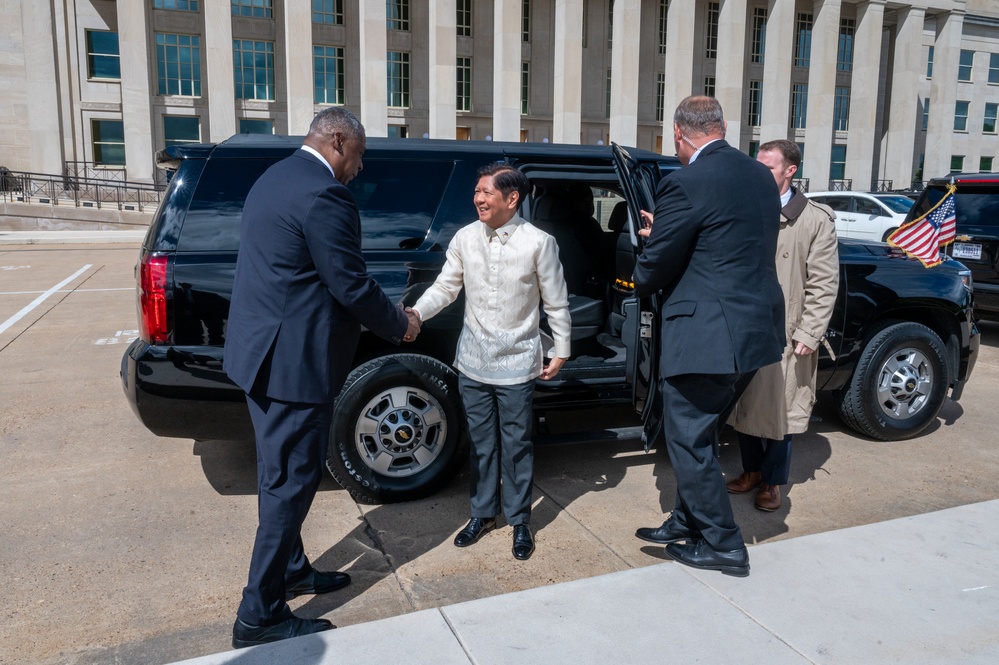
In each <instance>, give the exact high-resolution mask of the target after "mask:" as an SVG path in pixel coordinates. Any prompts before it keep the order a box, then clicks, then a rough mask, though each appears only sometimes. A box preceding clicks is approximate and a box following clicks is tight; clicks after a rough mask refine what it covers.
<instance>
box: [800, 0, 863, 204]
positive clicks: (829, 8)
mask: <svg viewBox="0 0 999 665" xmlns="http://www.w3.org/2000/svg"><path fill="white" fill-rule="evenodd" d="M812 12H813V13H812V17H813V18H812V50H811V54H810V66H809V68H808V109H807V113H806V115H805V163H804V164H803V166H804V169H803V172H804V173H805V174H806V175H807V177H808V178H809V179H810V181H812V182H815V183H817V185H818V186H822V183H825V182H827V181H828V180H829V159H830V157H831V156H832V142H833V103H834V99H835V96H836V51H837V49H838V46H839V14H840V0H815V5H814V9H813V10H812ZM854 89H855V90H857V95H858V96H860V95H864V94H865V92H866V91H863V90H862V89H857V88H854ZM874 90H877V87H875V88H874ZM867 96H870V97H876V96H877V95H867ZM849 152H850V151H849V147H848V148H847V154H849ZM854 187H857V188H858V189H860V188H863V189H866V188H867V184H862V185H860V186H858V184H857V183H854Z"/></svg>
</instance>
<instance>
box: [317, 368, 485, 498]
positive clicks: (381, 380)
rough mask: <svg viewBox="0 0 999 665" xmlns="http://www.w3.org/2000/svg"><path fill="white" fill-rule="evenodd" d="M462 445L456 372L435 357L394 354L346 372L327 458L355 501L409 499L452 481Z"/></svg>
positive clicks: (464, 456) (463, 455) (463, 450)
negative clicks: (348, 372)
mask: <svg viewBox="0 0 999 665" xmlns="http://www.w3.org/2000/svg"><path fill="white" fill-rule="evenodd" d="M466 451H467V438H466V436H465V424H464V418H463V416H462V408H461V398H460V397H459V396H458V375H457V374H456V373H455V372H454V370H452V369H451V368H450V367H448V366H447V365H444V364H443V363H441V362H438V361H437V360H434V359H433V358H430V357H427V356H421V355H415V354H396V355H389V356H382V357H380V358H375V359H374V360H370V361H368V362H366V363H364V364H362V365H360V366H358V367H357V368H355V369H354V371H352V372H351V373H350V375H349V376H348V377H347V381H346V382H345V383H344V386H343V389H342V390H341V391H340V395H339V396H338V397H337V400H336V403H335V404H334V406H333V420H332V424H331V426H330V444H329V454H328V455H327V458H326V466H327V468H328V469H329V471H330V473H331V474H332V475H333V478H334V479H335V480H336V481H337V482H338V483H340V485H342V486H343V487H344V488H345V489H346V490H347V491H348V492H350V495H351V496H352V497H354V499H355V500H356V501H358V502H360V503H394V502H398V501H413V500H415V499H422V498H424V497H426V496H430V495H431V494H433V493H434V492H436V491H437V490H439V489H440V488H441V487H443V486H444V485H445V484H446V483H447V482H448V481H450V480H451V478H453V477H454V475H455V473H457V471H458V468H459V466H460V465H461V463H462V462H466V461H467V459H468V454H467V452H466Z"/></svg>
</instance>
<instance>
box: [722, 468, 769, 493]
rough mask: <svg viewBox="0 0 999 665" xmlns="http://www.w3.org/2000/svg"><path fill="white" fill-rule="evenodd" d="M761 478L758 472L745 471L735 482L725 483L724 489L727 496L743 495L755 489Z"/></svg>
mask: <svg viewBox="0 0 999 665" xmlns="http://www.w3.org/2000/svg"><path fill="white" fill-rule="evenodd" d="M761 480H762V477H761V476H760V472H759V471H746V472H744V473H743V474H742V475H741V476H739V477H738V478H736V479H735V480H730V481H728V482H727V483H725V489H727V490H728V493H729V494H745V493H746V492H748V491H749V490H751V489H755V488H756V486H757V485H759V484H760V481H761Z"/></svg>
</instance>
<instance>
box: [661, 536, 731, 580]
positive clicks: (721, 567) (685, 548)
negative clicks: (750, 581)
mask: <svg viewBox="0 0 999 665" xmlns="http://www.w3.org/2000/svg"><path fill="white" fill-rule="evenodd" d="M666 554H668V555H669V556H671V557H672V558H673V559H674V560H675V561H677V562H678V563H682V564H683V565H685V566H690V567H691V568H699V569H701V570H718V571H721V572H722V573H724V574H726V575H732V576H734V577H747V576H748V575H749V552H748V551H747V550H746V548H745V547H740V548H739V549H737V550H732V551H731V552H719V551H716V550H713V549H711V547H710V546H709V545H708V543H707V542H706V541H703V540H698V541H697V542H696V543H690V544H687V545H681V544H677V543H672V544H670V545H667V546H666Z"/></svg>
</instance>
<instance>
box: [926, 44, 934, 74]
mask: <svg viewBox="0 0 999 665" xmlns="http://www.w3.org/2000/svg"><path fill="white" fill-rule="evenodd" d="M926 78H928V79H931V78H933V47H932V46H931V47H930V48H929V50H928V51H927V52H926Z"/></svg>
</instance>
